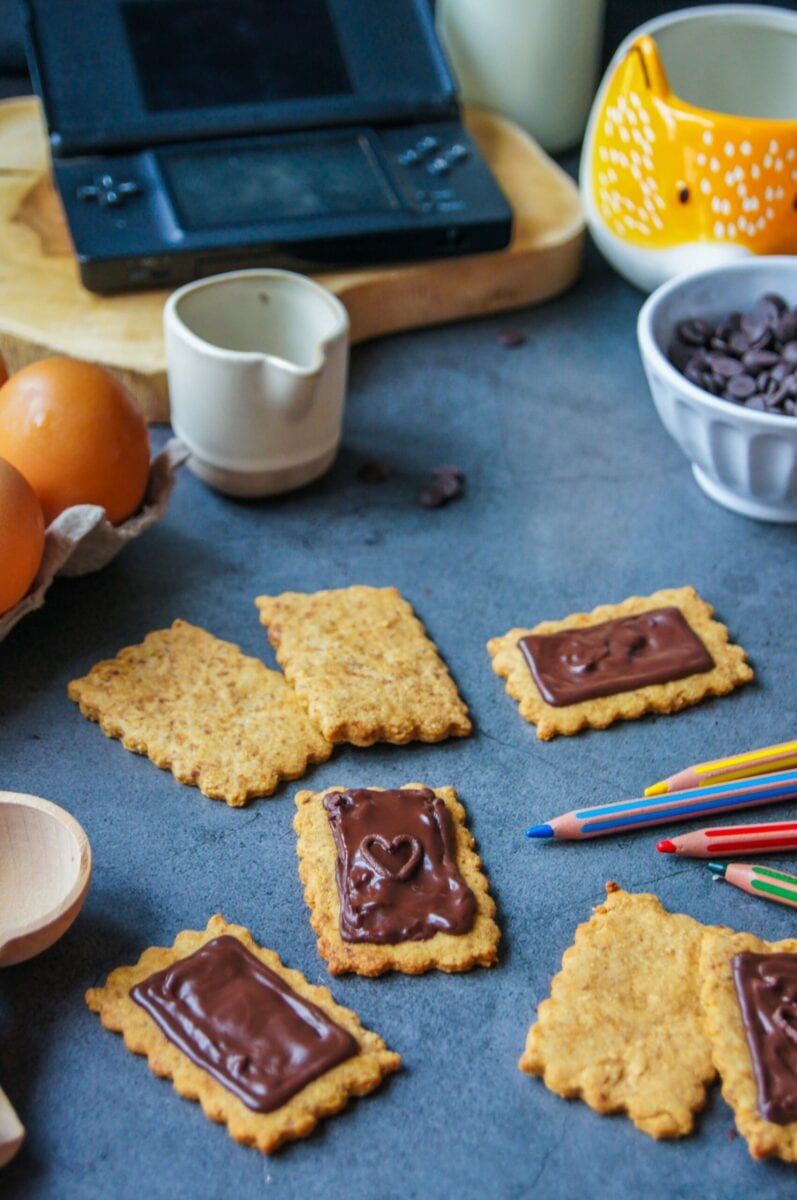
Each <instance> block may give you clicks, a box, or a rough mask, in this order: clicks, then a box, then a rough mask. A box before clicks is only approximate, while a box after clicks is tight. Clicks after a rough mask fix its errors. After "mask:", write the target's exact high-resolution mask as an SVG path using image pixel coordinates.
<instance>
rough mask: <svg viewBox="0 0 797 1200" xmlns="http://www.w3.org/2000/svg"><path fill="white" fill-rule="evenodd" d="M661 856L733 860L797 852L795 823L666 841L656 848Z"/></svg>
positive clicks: (725, 828) (723, 829) (728, 828)
mask: <svg viewBox="0 0 797 1200" xmlns="http://www.w3.org/2000/svg"><path fill="white" fill-rule="evenodd" d="M656 849H657V850H660V851H661V853H662V854H682V855H685V856H686V857H687V858H733V857H734V855H736V854H775V853H776V852H777V851H779V850H797V821H781V822H780V823H779V824H774V825H720V826H715V827H714V828H712V829H696V830H695V831H694V833H682V834H681V835H680V837H676V838H673V839H672V841H671V840H670V839H669V838H665V839H664V840H663V841H661V842H659V843H658V845H657V846H656Z"/></svg>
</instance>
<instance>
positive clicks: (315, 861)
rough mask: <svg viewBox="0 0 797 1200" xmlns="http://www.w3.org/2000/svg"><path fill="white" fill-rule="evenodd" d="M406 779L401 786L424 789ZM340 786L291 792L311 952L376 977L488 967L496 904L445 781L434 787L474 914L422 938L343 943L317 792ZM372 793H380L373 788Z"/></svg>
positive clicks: (338, 968) (337, 970) (333, 966)
mask: <svg viewBox="0 0 797 1200" xmlns="http://www.w3.org/2000/svg"><path fill="white" fill-rule="evenodd" d="M426 786H427V785H426V784H422V783H407V784H405V785H404V788H403V789H401V790H408V791H413V790H416V789H418V788H423V787H426ZM347 790H348V789H346V788H343V787H331V788H326V789H325V791H323V792H298V793H297V795H296V810H297V811H296V816H295V817H294V821H293V825H294V829H295V830H296V832H297V834H298V843H297V847H296V852H297V854H298V855H299V878H300V879H301V881H302V883H303V885H304V898H305V900H306V902H307V907H308V908H309V909H310V924H311V926H312V927H313V930H314V931H315V934H316V937H317V939H318V953H319V954H320V955H321V957H322V958H323V959H325V960H326V962H327V964H328V966H329V972H330V974H331V975H342V974H344V973H346V972H348V971H352V972H354V973H355V974H357V975H381V974H382V973H383V972H384V971H402V972H404V973H405V974H406V975H420V974H422V973H423V972H424V971H431V970H438V971H449V972H453V971H469V970H471V968H472V967H490V966H492V965H493V963H494V962H495V961H496V959H497V957H498V942H499V940H500V937H501V931H500V929H499V928H498V926H497V925H496V923H495V920H494V917H495V903H494V901H493V899H492V897H491V896H490V893H489V885H488V882H487V878H486V876H485V874H484V871H483V869H482V863H481V859H480V858H479V856H478V854H477V853H476V850H475V849H474V845H475V843H474V840H473V837H472V835H471V833H470V832H469V830H468V828H467V826H466V824H465V809H464V808H463V807H462V805H461V804H460V803H459V801H458V800H457V795H456V792H455V791H454V789H453V788H452V787H442V788H433V789H431V790H432V791H434V794H435V795H436V796H438V797H439V798H440V799H441V800H442V801H443V802H444V803H445V806H446V808H447V809H448V812H449V814H450V816H451V819H452V824H453V826H454V830H455V833H456V839H457V851H456V861H457V867H458V868H459V872H460V875H461V876H462V878H463V879H464V880H465V882H466V883H467V885H468V887H469V888H470V890H471V891H472V892H473V895H474V896H475V898H476V917H475V920H474V923H473V927H472V928H471V929H470V930H469V931H468V933H460V934H452V933H445V932H443V931H440V932H438V933H435V934H434V935H433V937H431V938H427V939H426V940H425V941H407V942H397V943H395V944H376V943H369V942H346V941H344V940H343V938H342V937H341V936H340V900H339V895H338V887H337V882H336V877H335V869H336V864H337V851H336V849H335V843H334V840H333V838H332V832H331V830H330V828H329V821H328V819H327V814H326V810H325V808H324V797H325V796H327V795H329V793H330V792H343V791H347ZM371 790H372V791H383V790H384V789H382V788H373V789H371Z"/></svg>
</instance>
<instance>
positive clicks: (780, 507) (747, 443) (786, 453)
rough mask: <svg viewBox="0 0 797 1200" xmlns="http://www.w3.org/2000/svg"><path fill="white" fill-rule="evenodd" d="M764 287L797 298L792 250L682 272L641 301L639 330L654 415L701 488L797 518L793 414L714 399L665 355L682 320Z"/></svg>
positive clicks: (736, 503) (769, 516)
mask: <svg viewBox="0 0 797 1200" xmlns="http://www.w3.org/2000/svg"><path fill="white" fill-rule="evenodd" d="M765 292H777V293H778V294H779V295H781V296H783V298H784V300H786V301H787V302H788V303H789V305H791V306H794V305H797V257H792V256H784V257H780V256H773V257H766V258H750V259H744V260H742V261H740V262H735V263H728V264H726V265H725V266H718V267H711V268H709V269H708V270H705V271H696V272H694V273H693V274H689V275H680V276H678V277H677V278H676V279H672V280H670V281H669V282H668V283H664V284H662V285H661V287H659V288H657V289H656V291H655V292H653V294H652V295H651V296H649V297H648V299H647V300H646V301H645V303H644V304H643V306H642V309H641V311H640V314H639V320H638V323H637V337H638V339H639V349H640V353H641V355H642V362H643V365H644V367H645V373H646V375H647V378H648V383H649V384H650V390H651V393H652V395H653V402H654V404H655V405H656V409H657V411H658V414H659V416H660V417H661V419H662V422H663V424H664V427H665V429H666V430H667V432H668V433H669V434H670V435H671V436H672V437H673V438H674V439H675V441H676V442H677V443H678V445H679V446H680V447H681V449H682V450H683V452H684V454H685V455H686V457H687V458H688V459H689V461H690V462H691V464H692V472H693V474H694V476H695V479H696V480H697V482H698V484H699V485H700V487H701V488H702V489H703V491H704V492H706V493H707V495H709V496H711V498H712V499H713V500H716V501H717V502H718V503H719V504H723V505H725V507H726V508H730V509H733V511H734V512H737V513H742V514H743V515H744V516H746V517H755V518H757V519H759V520H762V521H780V522H797V417H789V416H778V415H775V414H772V413H765V412H756V411H755V410H754V409H749V408H744V407H742V406H741V405H738V404H734V403H732V402H730V401H728V400H721V399H718V398H717V397H716V396H712V395H711V394H710V393H709V392H706V391H704V390H703V389H702V388H699V387H697V386H696V385H695V384H693V383H690V382H689V380H688V379H686V378H685V377H684V376H683V375H682V374H681V372H680V371H678V370H676V368H675V367H674V366H673V365H672V364H671V363H670V361H669V360H668V358H667V349H668V346H669V345H670V342H671V339H672V336H673V331H674V329H675V327H676V325H677V324H678V323H679V322H680V321H682V320H684V319H685V318H687V317H705V318H707V319H708V320H709V321H711V320H719V319H720V318H722V317H725V316H727V315H728V313H730V312H733V311H741V312H747V311H749V310H750V309H751V308H752V307H753V305H754V304H755V302H756V300H757V299H758V298H759V297H760V296H762V295H763V294H764V293H765Z"/></svg>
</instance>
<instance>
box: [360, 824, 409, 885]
mask: <svg viewBox="0 0 797 1200" xmlns="http://www.w3.org/2000/svg"><path fill="white" fill-rule="evenodd" d="M372 846H374V847H377V848H378V849H379V850H380V851H381V854H380V857H379V858H376V856H375V855H374V853H373V851H372V849H371V847H372ZM405 849H409V857H408V858H404V851H405ZM360 854H361V855H362V857H363V858H364V859H365V861H366V862H367V863H368V865H369V866H370V867H372V868H373V870H374V871H376V873H377V874H378V875H385V876H387V878H388V879H395V880H397V881H398V882H399V883H403V882H404V881H405V879H409V878H410V876H411V875H412V874H413V873H414V872H415V871H416V870H417V868H418V865H419V863H420V861H421V858H422V857H423V849H422V847H421V843H420V842H419V841H418V839H417V838H414V837H411V836H410V835H409V834H408V833H399V834H396V836H395V837H394V838H392V839H391V840H390V841H388V840H387V838H384V837H382V835H381V833H369V834H368V835H367V836H366V837H364V838H363V840H362V841H361V842H360Z"/></svg>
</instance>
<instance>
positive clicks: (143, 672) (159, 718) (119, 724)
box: [68, 621, 332, 807]
mask: <svg viewBox="0 0 797 1200" xmlns="http://www.w3.org/2000/svg"><path fill="white" fill-rule="evenodd" d="M68 692H69V697H70V699H72V700H75V701H77V703H78V704H79V705H80V711H81V712H82V713H83V715H84V716H86V717H89V718H90V719H91V720H92V721H97V722H98V723H99V725H100V728H101V729H102V731H103V732H104V733H105V734H107V736H108V737H115V738H119V740H120V741H121V743H122V745H123V746H124V747H125V748H126V749H127V750H133V751H135V753H137V754H146V755H148V757H149V758H150V759H151V760H152V761H153V762H154V763H155V764H156V766H158V767H165V768H168V769H169V770H171V772H172V774H173V775H174V777H175V779H177V780H179V781H180V783H188V784H194V785H195V786H196V787H198V788H199V790H200V791H201V792H204V794H205V795H206V796H210V797H211V798H212V799H214V800H226V801H227V803H228V804H230V805H232V806H233V807H239V806H240V805H242V804H245V803H246V802H247V800H249V799H251V798H252V797H253V796H268V795H270V794H271V793H272V792H273V791H274V790H275V789H276V787H277V785H278V784H279V782H280V780H282V779H299V778H300V777H301V776H302V775H303V774H304V773H305V771H306V769H307V766H308V763H319V762H324V761H325V759H327V758H329V756H330V754H331V753H332V746H331V744H330V743H329V742H328V741H327V740H326V738H324V737H323V736H322V735H321V734H320V733H319V731H318V730H317V729H316V728H315V727H314V726H313V724H312V723H311V721H310V720H309V719H308V716H307V713H306V712H305V710H304V708H303V707H302V705H301V704H300V703H299V701H298V700H297V699H296V696H295V695H294V693H293V691H292V690H291V688H290V686H289V685H288V684H287V683H286V681H285V679H284V677H283V676H282V675H280V673H279V672H278V671H270V670H269V669H268V667H266V666H265V664H264V663H262V662H260V661H259V659H256V658H249V657H247V656H246V655H244V654H242V653H241V651H240V650H239V649H238V647H237V646H233V645H232V644H231V643H230V642H222V641H220V640H219V639H218V638H216V637H213V635H212V634H210V633H207V632H206V631H205V630H204V629H199V628H197V627H196V626H194V625H189V624H188V623H187V622H185V621H175V622H174V624H173V625H172V626H171V628H170V629H160V630H157V631H156V632H155V633H150V634H148V635H147V636H146V638H145V639H144V641H143V642H142V643H141V644H140V645H138V646H128V647H126V649H124V650H121V651H120V652H119V654H118V655H117V656H116V658H113V659H108V660H106V661H104V662H100V663H97V665H96V666H95V667H92V669H91V671H89V673H88V675H85V676H84V677H83V678H82V679H75V680H73V681H72V683H70V684H69V689H68Z"/></svg>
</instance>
